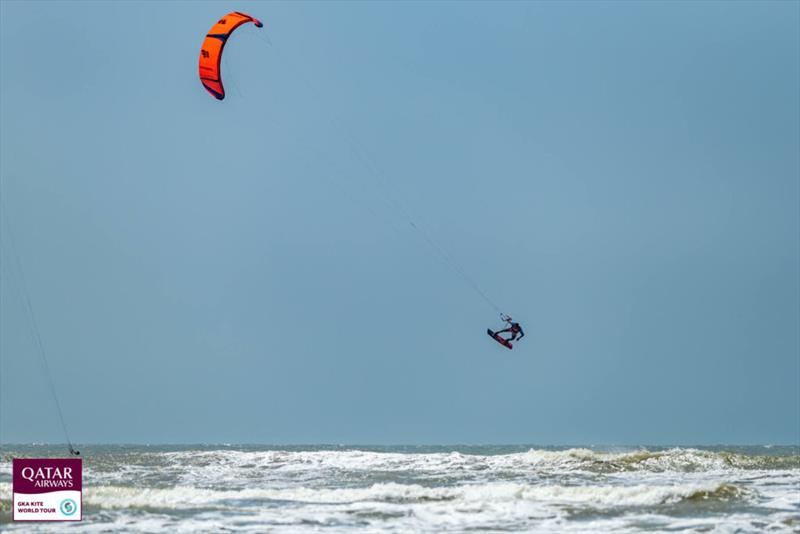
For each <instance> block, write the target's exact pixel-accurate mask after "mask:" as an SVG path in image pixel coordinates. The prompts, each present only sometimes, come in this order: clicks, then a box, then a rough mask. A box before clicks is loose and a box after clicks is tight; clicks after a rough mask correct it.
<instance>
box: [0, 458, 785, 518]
mask: <svg viewBox="0 0 800 534" xmlns="http://www.w3.org/2000/svg"><path fill="white" fill-rule="evenodd" d="M82 455H83V488H84V490H83V521H82V522H80V523H14V522H13V521H11V490H12V488H11V459H12V458H14V457H47V456H64V451H63V448H59V449H56V448H53V447H52V446H35V445H28V446H22V445H16V446H3V451H2V462H1V463H0V531H3V532H64V531H66V532H169V533H175V532H187V533H189V532H276V533H303V532H331V533H345V532H346V533H360V532H361V533H377V532H394V533H405V532H407V533H421V532H476V531H477V532H587V533H589V532H591V533H595V532H715V533H727V532H730V533H734V532H737V533H745V532H754V533H755V532H759V533H761V532H800V447H769V446H766V447H735V446H718V447H616V448H611V447H590V446H585V447H542V446H394V447H371V446H328V445H320V446H256V445H253V446H244V445H194V446H141V445H134V446H122V445H113V446H86V447H82Z"/></svg>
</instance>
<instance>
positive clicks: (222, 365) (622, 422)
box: [0, 1, 800, 444]
mask: <svg viewBox="0 0 800 534" xmlns="http://www.w3.org/2000/svg"><path fill="white" fill-rule="evenodd" d="M232 10H240V11H245V12H247V13H251V14H252V15H253V16H256V17H258V18H260V19H261V20H263V21H264V23H265V27H264V29H263V30H256V29H255V28H253V27H247V28H242V29H241V30H240V31H239V32H238V34H237V35H235V36H234V38H232V39H231V40H230V42H229V43H228V45H227V48H226V53H225V61H224V62H223V78H224V81H225V83H226V89H227V91H228V98H226V100H225V101H223V102H218V101H216V100H214V99H213V98H211V97H209V95H208V94H207V93H206V92H205V91H204V90H203V89H202V87H201V85H200V83H199V81H198V79H197V56H198V53H199V47H200V43H201V41H202V38H203V36H204V35H205V33H206V32H207V31H208V29H209V28H210V27H211V25H212V24H213V23H214V21H215V20H216V19H217V18H219V17H220V16H222V15H223V14H225V13H227V12H228V11H232ZM0 15H2V16H1V18H0V24H1V29H2V31H1V32H0V34H1V36H0V39H1V42H0V60H1V61H2V71H1V72H0V94H1V95H2V96H1V97H0V98H1V102H0V112H2V130H1V131H0V134H1V136H0V137H1V138H0V151H1V152H0V153H1V155H2V158H0V174H1V175H2V196H3V203H4V205H5V207H6V210H5V212H6V213H5V219H4V220H3V227H2V232H3V233H2V237H3V247H2V258H3V262H2V299H1V301H2V308H1V310H0V311H2V314H1V315H0V333H2V336H0V338H1V339H0V343H1V344H0V349H2V354H1V355H0V356H1V357H0V441H3V442H30V441H37V442H39V441H54V442H57V441H61V440H63V436H62V432H61V431H60V429H59V427H58V423H57V417H56V413H55V409H54V407H53V403H52V400H51V399H50V398H49V397H48V395H49V394H48V390H47V385H46V380H45V378H44V376H43V374H42V372H41V369H40V367H39V362H38V357H37V353H36V346H35V344H34V343H33V339H32V337H31V331H30V327H31V325H30V321H29V320H28V319H27V316H26V313H25V304H24V296H23V291H22V285H21V281H20V273H19V272H18V270H17V269H16V268H15V266H14V260H13V258H12V256H13V252H12V250H11V248H10V236H12V234H13V239H14V243H15V245H16V247H15V248H16V251H17V254H18V256H19V259H20V261H21V264H22V270H23V272H24V277H25V281H26V283H27V286H28V290H29V293H30V298H31V302H32V304H33V308H34V311H35V314H36V319H37V323H38V327H39V330H40V332H41V336H42V341H43V344H44V345H45V349H46V352H47V355H48V361H49V363H50V367H51V370H52V372H53V378H54V381H55V384H56V387H57V390H58V393H59V397H60V399H61V403H62V406H63V408H64V413H65V419H66V421H67V424H68V426H69V429H70V432H71V434H72V438H73V440H74V441H77V442H79V443H81V442H83V443H85V442H150V443H159V442H250V443H255V442H261V443H286V442H292V443H316V442H325V443H539V444H593V443H604V444H623V443H624V444H636V443H653V444H657V443H668V444H672V443H686V444H703V443H797V442H798V440H800V428H798V425H799V424H800V423H798V421H799V420H800V363H799V362H798V359H799V358H800V356H798V354H800V333H799V331H798V328H799V327H798V325H799V324H800V286H799V279H800V276H799V275H798V273H799V272H800V250H799V249H800V245H799V244H798V234H799V232H798V229H799V228H800V213H799V212H800V207H799V205H800V187H799V178H798V176H800V151H798V146H800V103H799V97H798V95H800V5H799V4H798V3H796V2H757V3H748V2H735V3H723V2H713V3H712V2H693V3H688V2H687V3H658V2H640V3H636V2H621V3H604V2H587V3H580V2H569V3H547V2H537V3H522V2H514V3H480V2H469V3H467V2H464V3H457V2H442V3H422V2H420V3H415V2H404V3H399V2H398V3H391V2H379V3H366V2H347V3H337V2H321V3H310V2H309V3H256V2H253V3H249V2H248V3H245V2H229V3H226V2H218V3H217V2H198V3H192V2H175V3H156V2H114V3H112V2H87V3H62V2H10V1H4V2H2V3H0ZM406 213H408V214H410V216H411V217H412V218H413V219H414V220H415V221H417V222H418V224H419V225H420V226H421V227H423V228H425V230H426V231H428V232H429V233H430V234H431V235H433V236H434V238H435V240H436V241H437V242H438V243H440V244H441V245H442V246H443V247H444V248H445V249H446V250H447V251H448V253H449V254H450V255H451V256H452V257H453V258H454V259H455V261H456V262H457V263H458V265H460V266H461V267H463V269H464V270H465V271H466V272H467V273H468V275H469V276H470V277H471V278H472V279H474V280H475V281H476V282H477V284H478V285H479V287H480V288H481V289H482V290H483V291H485V292H486V294H487V295H489V296H490V298H491V300H492V301H494V302H496V303H498V305H499V306H500V307H501V308H502V309H503V311H505V312H507V313H510V314H512V315H513V316H514V317H515V318H517V319H518V320H520V321H521V322H522V323H523V326H524V327H525V331H526V333H527V336H526V338H525V339H524V341H522V342H521V343H519V344H518V346H517V347H516V348H515V349H514V350H513V351H511V352H509V351H507V350H506V349H503V348H502V347H500V346H498V345H497V344H495V343H493V342H492V341H491V340H490V339H489V338H488V337H487V336H486V334H485V330H486V328H487V327H497V326H499V324H498V321H497V317H496V312H495V311H494V310H493V309H492V308H491V307H490V306H488V305H487V304H486V303H485V302H484V301H483V300H482V299H481V297H480V296H479V295H478V294H476V293H475V292H474V291H473V290H472V289H471V288H470V286H469V285H468V284H466V283H465V281H464V280H463V279H462V278H460V277H459V276H458V275H457V274H456V273H455V272H454V271H453V270H452V269H451V268H450V267H449V266H448V265H447V264H446V263H445V262H443V261H442V260H441V258H439V257H438V256H437V255H436V254H435V253H434V251H432V250H431V249H430V248H429V247H428V246H427V244H426V243H425V241H424V240H423V239H421V236H420V234H419V233H418V232H415V231H414V230H413V229H412V228H410V226H409V225H408V220H407V217H406ZM7 222H8V224H7Z"/></svg>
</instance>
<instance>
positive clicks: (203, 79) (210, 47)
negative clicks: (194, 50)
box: [200, 11, 264, 100]
mask: <svg viewBox="0 0 800 534" xmlns="http://www.w3.org/2000/svg"><path fill="white" fill-rule="evenodd" d="M247 22H252V23H253V24H255V25H256V28H261V27H263V26H264V25H263V24H262V23H261V21H260V20H258V19H257V18H255V17H251V16H250V15H247V14H245V13H240V12H238V11H233V12H231V13H228V14H227V15H225V16H224V17H222V18H221V19H219V20H218V21H217V23H216V24H214V26H212V27H211V30H210V31H209V32H208V33H207V34H206V38H205V40H204V41H203V46H202V48H200V83H202V84H203V87H205V88H206V91H208V92H209V93H211V95H212V96H213V97H214V98H216V99H217V100H222V99H223V98H225V88H224V87H222V73H221V72H220V66H219V64H220V61H221V60H222V49H223V48H225V43H226V42H227V40H228V37H230V36H231V34H232V33H233V31H234V30H235V29H236V28H238V27H239V26H241V25H242V24H245V23H247Z"/></svg>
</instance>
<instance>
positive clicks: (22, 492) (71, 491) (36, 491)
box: [13, 458, 82, 521]
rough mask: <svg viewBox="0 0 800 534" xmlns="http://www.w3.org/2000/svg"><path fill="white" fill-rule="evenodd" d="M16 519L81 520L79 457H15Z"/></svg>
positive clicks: (14, 505) (80, 464) (80, 463)
mask: <svg viewBox="0 0 800 534" xmlns="http://www.w3.org/2000/svg"><path fill="white" fill-rule="evenodd" d="M13 480H14V504H13V507H14V521H80V520H81V519H82V512H81V508H82V502H81V482H82V462H81V459H80V458H14V465H13Z"/></svg>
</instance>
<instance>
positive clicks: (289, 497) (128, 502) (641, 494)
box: [0, 482, 748, 509]
mask: <svg viewBox="0 0 800 534" xmlns="http://www.w3.org/2000/svg"><path fill="white" fill-rule="evenodd" d="M5 486H7V487H5ZM0 489H2V491H3V492H4V493H5V492H8V493H10V490H11V487H10V484H8V483H2V484H0ZM747 496H748V491H747V490H745V489H744V488H741V487H738V486H735V485H732V484H683V485H666V486H653V485H633V486H559V485H530V484H518V483H509V482H495V483H487V484H474V485H462V486H456V487H446V488H445V487H424V486H420V485H417V484H397V483H382V484H373V485H371V486H369V487H365V488H309V487H298V488H275V489H271V488H258V489H256V488H253V489H241V490H213V489H205V488H197V487H192V486H178V487H173V488H161V489H153V488H137V487H130V486H96V487H90V488H87V489H85V490H84V493H83V503H84V506H93V507H97V508H100V509H105V508H110V509H114V508H147V509H193V508H198V509H199V508H202V509H214V508H219V509H227V508H236V507H239V506H241V502H242V501H251V502H252V501H275V502H280V503H284V504H286V503H295V504H356V503H385V504H417V503H435V502H448V501H454V502H457V503H458V504H459V505H470V504H485V503H503V502H514V501H529V502H532V503H537V504H543V505H546V504H554V505H559V504H563V505H573V506H575V505H582V506H591V507H597V508H616V507H637V506H657V505H665V504H677V503H680V502H684V501H687V502H689V501H730V500H735V499H741V498H745V497H747Z"/></svg>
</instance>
